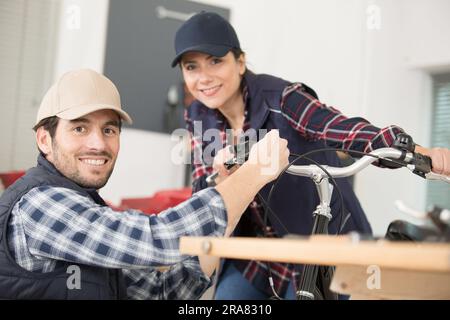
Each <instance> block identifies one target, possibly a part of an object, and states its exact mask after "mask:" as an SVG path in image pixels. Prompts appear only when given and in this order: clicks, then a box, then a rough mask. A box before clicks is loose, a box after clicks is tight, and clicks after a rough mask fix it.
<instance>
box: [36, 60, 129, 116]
mask: <svg viewBox="0 0 450 320" xmlns="http://www.w3.org/2000/svg"><path fill="white" fill-rule="evenodd" d="M103 109H109V110H114V111H116V112H117V113H118V114H119V116H120V117H121V118H122V120H124V121H126V122H127V123H129V124H131V123H132V122H133V121H132V120H131V117H130V116H129V115H128V114H127V113H126V112H125V111H123V110H122V107H121V105H120V95H119V91H118V90H117V88H116V86H115V85H114V83H112V81H111V80H109V79H108V78H106V77H105V76H104V75H102V74H100V73H98V72H95V71H94V70H90V69H80V70H74V71H69V72H67V73H65V74H64V75H63V76H62V77H61V78H60V79H59V80H58V81H57V82H56V83H55V84H54V85H53V86H52V87H51V88H50V89H49V90H48V91H47V93H46V94H45V96H44V98H43V99H42V102H41V105H40V107H39V110H38V114H37V118H36V124H38V123H39V122H40V121H41V120H42V119H45V118H48V117H53V116H57V117H58V118H61V119H65V120H74V119H78V118H80V117H82V116H84V115H87V114H89V113H91V112H94V111H97V110H103Z"/></svg>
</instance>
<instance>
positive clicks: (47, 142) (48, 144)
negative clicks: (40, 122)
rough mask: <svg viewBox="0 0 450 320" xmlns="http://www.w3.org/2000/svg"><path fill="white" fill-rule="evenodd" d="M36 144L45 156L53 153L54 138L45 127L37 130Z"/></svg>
mask: <svg viewBox="0 0 450 320" xmlns="http://www.w3.org/2000/svg"><path fill="white" fill-rule="evenodd" d="M36 143H37V145H38V148H39V150H41V152H42V153H44V154H45V155H48V154H50V153H51V152H52V137H51V136H50V132H48V131H47V130H45V129H44V127H39V128H38V129H37V130H36Z"/></svg>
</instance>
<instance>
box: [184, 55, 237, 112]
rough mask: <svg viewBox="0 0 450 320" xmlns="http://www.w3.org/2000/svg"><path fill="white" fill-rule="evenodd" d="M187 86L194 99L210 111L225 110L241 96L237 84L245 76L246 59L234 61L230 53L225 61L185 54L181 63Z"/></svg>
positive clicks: (206, 56)
mask: <svg viewBox="0 0 450 320" xmlns="http://www.w3.org/2000/svg"><path fill="white" fill-rule="evenodd" d="M181 70H182V72H183V77H184V81H185V82H186V86H187V88H188V90H189V91H190V92H191V94H192V95H193V96H194V97H195V99H197V100H199V101H200V102H202V103H203V104H204V105H206V106H207V107H209V108H212V109H222V108H226V107H227V106H228V104H229V103H230V101H233V98H235V97H236V96H237V95H240V94H241V92H240V84H241V78H242V75H243V74H244V72H245V57H244V55H243V54H242V55H241V56H240V57H239V59H237V60H236V58H235V57H234V55H233V53H232V52H231V51H230V52H228V53H227V54H226V55H225V56H224V57H214V56H211V55H208V54H205V53H201V52H188V53H185V54H184V55H183V58H182V59H181Z"/></svg>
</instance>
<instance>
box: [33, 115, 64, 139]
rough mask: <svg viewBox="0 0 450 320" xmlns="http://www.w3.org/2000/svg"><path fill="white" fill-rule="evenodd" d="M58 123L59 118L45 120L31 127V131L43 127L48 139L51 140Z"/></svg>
mask: <svg viewBox="0 0 450 320" xmlns="http://www.w3.org/2000/svg"><path fill="white" fill-rule="evenodd" d="M58 122H59V118H58V117H57V116H53V117H49V118H45V119H42V120H41V121H39V123H38V124H37V125H35V126H34V127H33V130H34V131H37V129H38V128H40V127H44V129H45V130H46V131H48V133H50V137H52V139H53V138H54V137H55V133H56V128H57V127H58Z"/></svg>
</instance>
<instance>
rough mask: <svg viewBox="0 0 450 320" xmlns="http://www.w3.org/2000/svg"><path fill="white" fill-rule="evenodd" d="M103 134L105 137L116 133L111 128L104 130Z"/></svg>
mask: <svg viewBox="0 0 450 320" xmlns="http://www.w3.org/2000/svg"><path fill="white" fill-rule="evenodd" d="M104 132H105V134H107V135H113V134H115V133H116V130H114V129H113V128H105V130H104Z"/></svg>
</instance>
